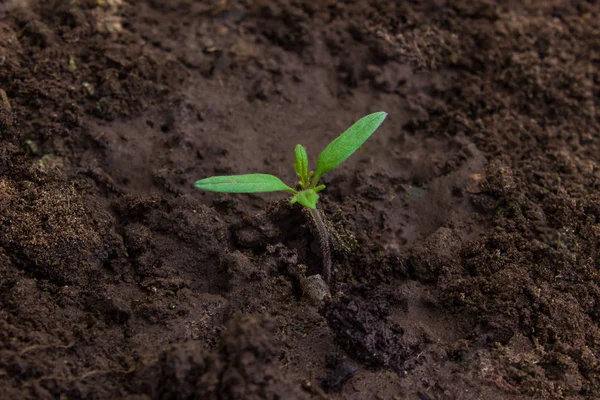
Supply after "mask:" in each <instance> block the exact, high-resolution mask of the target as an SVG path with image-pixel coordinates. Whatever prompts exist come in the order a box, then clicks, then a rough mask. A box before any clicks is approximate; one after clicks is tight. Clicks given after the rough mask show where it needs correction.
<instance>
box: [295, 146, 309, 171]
mask: <svg viewBox="0 0 600 400" xmlns="http://www.w3.org/2000/svg"><path fill="white" fill-rule="evenodd" d="M294 153H295V155H296V161H295V162H294V169H295V170H296V174H298V177H299V178H302V177H304V176H306V175H308V154H306V149H305V148H304V147H303V146H302V145H301V144H297V145H296V149H294Z"/></svg>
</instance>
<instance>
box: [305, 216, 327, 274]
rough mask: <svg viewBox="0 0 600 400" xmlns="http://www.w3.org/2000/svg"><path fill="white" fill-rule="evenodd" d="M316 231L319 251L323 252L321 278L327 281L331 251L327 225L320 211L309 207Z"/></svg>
mask: <svg viewBox="0 0 600 400" xmlns="http://www.w3.org/2000/svg"><path fill="white" fill-rule="evenodd" d="M308 211H309V212H310V215H311V217H312V218H313V221H314V222H315V226H316V227H317V232H319V244H320V245H321V252H322V253H323V279H324V280H325V282H327V283H329V279H330V278H331V251H330V250H329V233H327V227H326V226H325V223H324V222H323V219H322V218H321V213H319V210H317V209H316V208H309V209H308Z"/></svg>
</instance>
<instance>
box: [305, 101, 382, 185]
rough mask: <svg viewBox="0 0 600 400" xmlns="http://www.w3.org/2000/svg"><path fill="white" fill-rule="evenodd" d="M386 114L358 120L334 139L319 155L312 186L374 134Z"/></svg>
mask: <svg viewBox="0 0 600 400" xmlns="http://www.w3.org/2000/svg"><path fill="white" fill-rule="evenodd" d="M386 116H387V113H385V112H383V111H380V112H376V113H373V114H369V115H367V116H366V117H363V118H361V119H359V120H358V121H357V122H355V123H354V125H352V126H351V127H350V128H348V129H347V130H346V131H345V132H344V133H342V134H341V135H340V136H338V137H337V138H336V139H334V140H333V141H332V142H331V143H329V144H328V145H327V147H325V149H324V150H323V151H322V152H321V154H319V158H318V159H317V170H316V172H315V177H314V178H313V185H314V184H315V183H316V182H317V181H318V180H319V178H320V177H321V176H322V175H323V174H325V173H327V172H329V171H331V170H332V169H334V168H335V167H337V166H338V165H340V164H341V163H342V162H344V161H345V160H346V159H347V158H348V157H350V156H351V155H352V153H354V152H355V151H356V150H358V148H359V147H360V146H362V144H363V143H364V142H365V141H366V140H367V139H368V138H369V137H370V136H371V135H372V134H373V132H375V130H376V129H377V128H379V125H381V123H382V122H383V120H384V119H385V117H386Z"/></svg>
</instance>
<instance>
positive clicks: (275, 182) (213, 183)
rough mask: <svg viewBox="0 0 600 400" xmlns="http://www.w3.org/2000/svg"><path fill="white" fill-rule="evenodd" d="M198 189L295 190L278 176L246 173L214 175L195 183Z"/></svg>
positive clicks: (232, 191)
mask: <svg viewBox="0 0 600 400" xmlns="http://www.w3.org/2000/svg"><path fill="white" fill-rule="evenodd" d="M194 187H195V188H196V189H201V190H208V191H210V192H223V193H260V192H278V191H287V192H292V193H295V190H294V189H292V188H291V187H289V186H288V185H286V184H285V183H283V182H282V180H281V179H279V178H278V177H276V176H273V175H269V174H246V175H231V176H212V177H210V178H205V179H201V180H199V181H197V182H196V183H194Z"/></svg>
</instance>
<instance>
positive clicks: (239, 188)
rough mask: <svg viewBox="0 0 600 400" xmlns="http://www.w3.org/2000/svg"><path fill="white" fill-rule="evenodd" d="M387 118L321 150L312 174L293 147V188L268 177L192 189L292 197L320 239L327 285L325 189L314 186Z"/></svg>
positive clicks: (376, 117) (367, 122)
mask: <svg viewBox="0 0 600 400" xmlns="http://www.w3.org/2000/svg"><path fill="white" fill-rule="evenodd" d="M386 116H387V113H385V112H381V111H380V112H376V113H373V114H369V115H367V116H366V117H363V118H361V119H360V120H358V121H357V122H356V123H354V125H352V126H351V127H350V128H348V129H347V130H346V131H345V132H344V133H342V134H341V135H340V136H338V137H337V138H336V139H335V140H333V141H332V142H331V143H329V144H328V145H327V147H325V149H323V151H322V152H321V154H319V157H318V159H317V168H316V169H315V171H309V170H308V155H307V154H306V150H305V149H304V147H303V146H302V145H300V144H298V145H296V149H295V157H296V160H295V162H294V170H295V171H296V175H297V176H298V179H299V181H298V184H297V185H296V186H295V188H292V187H290V186H288V185H286V184H285V183H284V182H283V181H282V180H281V179H279V178H278V177H276V176H274V175H269V174H246V175H230V176H213V177H210V178H205V179H201V180H199V181H197V182H196V183H194V187H196V188H197V189H201V190H208V191H211V192H222V193H261V192H289V193H291V194H292V198H291V203H292V204H294V203H299V204H301V205H302V206H304V207H305V208H306V209H307V210H308V212H309V213H310V215H311V217H312V218H313V221H314V223H315V226H316V228H317V232H318V233H319V236H320V245H321V251H322V252H323V278H324V279H325V281H326V282H329V280H330V277H331V253H330V249H329V234H328V233H327V228H326V226H325V223H324V222H323V219H322V218H321V214H320V213H319V210H318V209H317V201H318V200H319V195H318V193H319V192H320V191H321V190H323V189H325V185H317V184H318V183H319V179H321V177H322V176H323V175H324V174H326V173H327V172H329V171H331V170H332V169H334V168H336V167H337V166H338V165H340V164H341V163H342V162H344V161H346V159H347V158H348V157H350V156H351V155H352V154H353V153H354V152H355V151H356V150H358V149H359V148H360V147H361V146H362V145H363V143H364V142H365V141H366V140H367V139H368V138H369V137H370V136H371V135H372V134H373V132H375V130H376V129H377V128H378V127H379V125H381V123H382V122H383V120H384V119H385V117H386Z"/></svg>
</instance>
